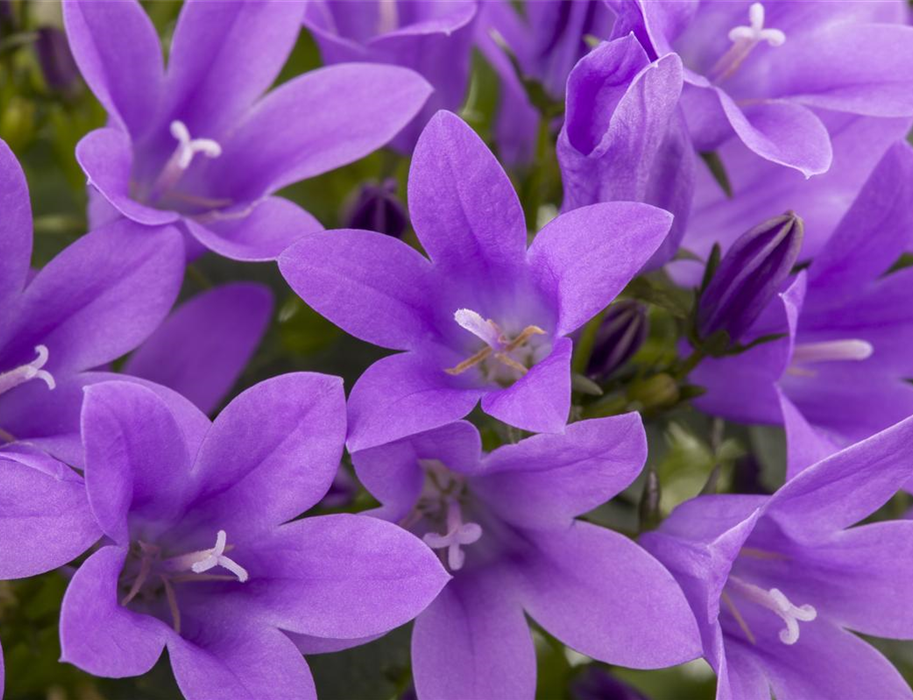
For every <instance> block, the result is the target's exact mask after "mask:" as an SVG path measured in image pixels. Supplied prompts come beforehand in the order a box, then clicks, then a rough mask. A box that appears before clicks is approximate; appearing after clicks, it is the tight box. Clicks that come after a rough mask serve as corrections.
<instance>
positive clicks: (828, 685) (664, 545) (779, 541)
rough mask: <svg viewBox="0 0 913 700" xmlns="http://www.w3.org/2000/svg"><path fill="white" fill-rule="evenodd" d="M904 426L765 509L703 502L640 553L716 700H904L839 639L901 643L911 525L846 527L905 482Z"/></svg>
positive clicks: (827, 465)
mask: <svg viewBox="0 0 913 700" xmlns="http://www.w3.org/2000/svg"><path fill="white" fill-rule="evenodd" d="M911 439H913V420H906V421H904V422H902V423H900V424H898V425H896V426H894V427H892V428H890V429H888V430H886V431H884V432H882V433H879V434H878V435H876V436H874V437H872V438H869V439H868V440H865V441H864V442H860V443H858V444H855V445H853V446H851V447H849V448H847V449H845V450H843V451H842V452H840V453H838V454H836V455H834V456H832V457H830V458H828V459H826V460H824V461H822V462H819V463H817V464H815V465H814V466H812V467H810V468H809V469H808V470H807V471H805V472H803V473H802V474H800V475H799V476H797V477H796V478H794V479H793V480H792V481H790V482H788V483H787V484H786V485H785V486H784V487H782V488H781V489H780V490H779V491H778V492H777V493H775V494H774V495H773V496H770V497H765V496H737V495H719V496H703V497H700V498H697V499H695V500H692V501H688V502H686V503H684V504H683V505H681V506H679V507H678V508H677V509H676V510H675V511H673V513H672V515H671V516H670V517H669V518H668V519H667V520H666V521H665V522H664V523H663V524H662V526H661V527H660V529H659V530H657V531H654V532H651V533H648V534H646V535H644V536H643V537H642V538H641V539H642V543H643V545H644V546H645V547H646V548H647V549H648V550H649V551H650V552H652V553H653V554H654V555H655V556H656V557H657V558H658V559H659V560H660V561H662V562H663V563H664V564H665V565H666V566H668V567H669V569H670V570H671V571H672V573H673V574H674V575H675V577H676V578H677V579H678V581H679V583H680V584H681V585H682V588H683V589H684V591H685V594H686V595H687V596H688V600H689V601H690V603H691V607H692V609H693V610H694V613H695V615H696V617H697V621H698V625H699V626H700V628H701V636H702V638H703V644H704V655H705V656H706V658H707V660H708V661H709V662H710V665H711V666H713V668H714V669H715V670H716V672H717V674H718V676H719V682H718V687H717V698H718V700H768V698H770V697H771V695H775V696H776V697H777V698H783V699H784V700H789V699H790V698H802V700H818V699H821V700H829V699H830V698H878V699H879V700H889V699H891V700H893V699H895V698H898V699H899V698H906V699H909V698H911V697H913V691H911V690H910V687H909V686H908V685H907V683H906V682H905V681H904V679H903V678H902V677H901V675H900V674H899V673H898V672H897V671H896V670H895V669H894V668H893V667H892V666H891V664H890V663H889V662H888V660H887V659H885V658H884V657H883V656H882V655H881V654H880V653H879V652H878V651H876V650H875V649H874V648H872V647H871V646H869V645H868V644H867V643H865V642H864V641H863V640H861V639H859V638H858V637H857V636H856V635H855V634H853V633H852V632H851V631H850V630H852V631H853V632H859V633H862V634H866V635H872V636H877V637H888V638H893V639H910V638H911V637H913V613H911V608H910V606H909V604H908V601H909V600H910V596H911V595H913V589H911V580H913V579H911V576H910V572H909V571H908V566H909V564H908V562H909V561H911V558H913V522H911V521H909V520H902V521H889V522H877V523H874V524H870V525H856V523H858V522H859V521H860V520H863V519H865V518H866V517H868V516H869V515H870V514H872V513H873V512H874V511H875V510H877V509H878V508H879V507H881V506H882V505H883V504H884V503H885V502H886V501H887V500H888V499H890V498H891V497H892V496H893V495H894V493H896V491H897V490H898V489H899V488H900V487H901V486H902V485H903V484H904V483H905V482H906V481H907V480H908V479H909V478H910V477H911V476H913V464H911V462H910V450H909V446H910V440H911Z"/></svg>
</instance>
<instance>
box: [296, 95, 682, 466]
mask: <svg viewBox="0 0 913 700" xmlns="http://www.w3.org/2000/svg"><path fill="white" fill-rule="evenodd" d="M409 211H410V215H411V218H412V224H413V226H414V227H415V230H416V233H417V235H418V238H419V240H420V241H421V243H422V245H423V247H424V249H425V250H426V251H427V253H428V255H429V257H430V258H431V259H430V260H429V259H428V258H425V257H424V256H422V255H421V254H420V253H418V252H417V251H416V250H414V249H413V248H410V247H409V246H408V245H406V244H405V243H403V242H402V241H399V240H397V239H394V238H391V237H389V236H384V235H381V234H377V233H374V232H367V231H354V230H342V231H329V232H324V233H319V234H313V235H309V236H306V237H304V238H302V239H301V240H300V241H298V242H297V243H296V244H295V245H293V246H292V247H291V248H289V250H287V251H286V252H285V253H284V254H283V255H282V257H281V258H280V261H279V266H280V269H281V271H282V274H283V275H284V276H285V279H286V280H287V281H288V282H289V284H290V285H291V286H292V288H293V289H294V290H295V291H296V292H297V293H298V294H299V295H300V296H301V298H302V299H304V301H305V302H307V304H308V305H310V306H311V307H312V308H314V309H315V310H316V311H317V312H318V313H321V314H323V315H324V316H326V317H327V318H328V319H330V320H331V321H333V322H334V323H336V324H337V325H338V326H340V327H341V328H343V329H344V330H346V331H347V332H349V333H351V334H352V335H354V336H356V337H358V338H361V339H362V340H366V341H368V342H372V343H374V344H376V345H381V346H383V347H387V348H390V349H394V350H406V351H407V352H405V353H402V354H397V355H393V356H391V357H387V358H384V359H382V360H380V361H379V362H377V363H375V364H374V365H372V366H371V367H370V368H368V370H367V371H366V372H365V373H364V374H363V375H362V376H361V378H360V379H359V380H358V382H357V383H356V385H355V387H354V388H353V389H352V394H351V397H350V402H349V421H350V429H349V438H348V444H349V449H350V450H351V451H355V450H359V449H364V448H366V447H372V446H375V445H380V444H383V443H384V442H389V441H390V440H395V439H398V438H401V437H406V436H408V435H411V434H413V433H417V432H422V431H424V430H430V429H431V428H435V427H439V426H441V425H444V424H446V423H450V422H452V421H454V420H457V419H459V418H462V417H464V416H465V415H466V414H468V413H469V412H470V411H471V410H472V409H473V407H474V406H475V405H476V403H478V402H479V400H481V402H482V409H483V410H484V411H485V412H487V413H488V414H490V415H492V416H494V417H495V418H497V419H499V420H501V421H503V422H505V423H508V424H510V425H513V426H516V427H518V428H522V429H524V430H530V431H534V432H560V431H562V430H563V429H564V426H565V425H566V423H567V419H568V413H569V410H570V399H571V372H570V359H571V348H572V342H571V339H570V338H568V337H567V336H568V335H569V334H570V333H572V332H573V331H574V330H576V329H577V328H579V327H580V326H582V325H583V324H584V323H586V321H587V320H589V319H590V318H592V317H593V316H595V315H596V314H597V313H599V312H600V311H601V310H602V309H603V308H605V307H606V306H608V304H609V303H610V302H611V301H612V299H613V298H614V297H615V295H617V294H618V293H619V292H620V291H621V290H622V288H623V287H624V286H625V285H626V284H627V283H628V281H629V280H630V279H631V278H632V277H633V276H634V274H636V272H637V270H639V269H640V268H641V267H642V266H643V264H644V263H645V262H646V260H647V259H648V258H649V257H650V256H651V255H652V254H653V252H654V251H655V250H656V248H657V247H658V246H659V245H660V243H661V242H662V241H663V240H664V239H665V237H666V235H667V233H668V231H669V227H670V225H671V222H672V217H671V215H670V214H668V213H667V212H665V211H662V210H660V209H657V208H655V207H652V206H650V205H647V204H640V203H634V202H612V203H608V204H596V205H593V206H589V207H583V208H581V209H575V210H574V211H571V212H568V213H567V214H563V215H561V216H559V217H558V218H556V219H554V220H553V221H552V222H551V223H549V224H548V225H547V226H546V227H545V228H544V229H542V231H541V232H540V233H539V234H538V235H537V236H536V238H535V240H534V241H533V243H532V245H530V246H529V249H528V250H527V234H526V224H525V220H524V216H523V210H522V208H521V206H520V202H519V201H518V199H517V195H516V193H515V192H514V189H513V187H512V186H511V183H510V180H509V179H508V177H507V175H506V174H505V173H504V171H503V170H502V169H501V166H500V165H499V164H498V162H497V161H496V160H495V158H494V156H493V155H492V154H491V152H490V151H489V150H488V149H487V148H486V147H485V144H484V143H483V142H482V140H481V139H480V138H479V137H478V136H477V135H476V134H475V132H474V131H472V129H470V128H469V127H468V126H467V125H466V124H465V123H464V122H463V121H461V120H460V119H459V118H458V117H456V116H455V115H453V114H451V113H449V112H439V113H438V114H437V115H436V116H435V117H434V118H433V119H432V120H431V122H429V124H428V126H427V127H426V129H425V131H424V133H423V134H422V137H421V138H420V139H419V142H418V145H417V146H416V149H415V155H414V157H413V160H412V168H411V171H410V174H409Z"/></svg>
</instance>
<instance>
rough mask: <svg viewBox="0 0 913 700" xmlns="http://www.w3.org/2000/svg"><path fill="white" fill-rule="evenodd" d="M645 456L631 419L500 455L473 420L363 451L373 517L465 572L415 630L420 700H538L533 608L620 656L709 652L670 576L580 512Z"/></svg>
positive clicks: (553, 627) (360, 459)
mask: <svg viewBox="0 0 913 700" xmlns="http://www.w3.org/2000/svg"><path fill="white" fill-rule="evenodd" d="M646 450H647V445H646V437H645V435H644V431H643V427H642V424H641V420H640V416H638V414H636V413H629V414H626V415H623V416H615V417H611V418H601V419H596V420H588V421H581V422H578V423H573V424H572V425H569V426H568V428H567V431H566V432H565V433H564V434H563V435H536V436H533V437H530V438H527V439H525V440H522V441H520V442H519V443H517V444H515V445H508V446H504V447H501V448H499V449H497V450H495V451H494V452H492V453H491V454H487V455H486V454H482V452H481V438H480V436H479V432H478V430H477V429H476V428H475V427H474V426H472V425H471V424H470V423H467V422H464V421H459V422H456V423H452V424H450V425H447V426H443V427H441V428H437V429H435V430H432V431H429V432H426V433H422V434H419V435H414V436H412V437H410V438H405V439H403V440H399V441H395V442H393V443H389V444H387V445H382V446H380V447H375V448H372V449H368V450H364V451H361V452H356V453H355V454H354V455H353V457H352V459H353V463H354V465H355V468H356V471H357V473H358V476H359V479H360V480H361V481H362V483H363V484H364V485H365V486H366V487H367V488H368V490H370V491H371V492H372V493H373V494H374V495H375V496H376V497H377V498H378V500H380V502H381V507H380V508H379V509H378V510H376V511H374V513H375V514H376V515H377V516H378V517H381V518H384V519H386V520H390V521H393V522H398V523H400V524H401V525H402V526H403V527H405V528H407V529H409V530H411V531H412V532H414V533H416V534H417V535H420V536H422V538H423V539H424V541H425V542H426V543H427V544H428V545H429V546H431V547H432V548H434V549H435V550H437V551H438V552H439V553H440V556H441V559H442V560H443V561H444V562H446V565H447V568H448V569H449V570H450V571H451V573H452V574H453V578H452V580H450V581H449V582H448V584H447V585H446V587H445V588H444V589H443V591H442V592H441V593H440V594H439V595H438V597H437V598H436V599H435V601H434V602H433V603H432V604H431V605H430V606H429V607H428V609H427V610H425V611H424V612H422V613H421V614H420V615H419V616H418V618H417V619H416V621H415V628H414V630H413V632H412V668H413V674H414V678H415V686H416V690H417V693H418V697H419V700H429V698H431V699H434V700H467V699H468V698H472V699H481V698H511V700H524V698H526V699H529V700H531V699H532V698H533V697H534V695H535V688H536V658H535V651H534V648H533V640H532V636H531V634H530V630H529V625H528V623H527V621H526V618H525V617H524V612H525V613H526V614H528V615H529V616H530V617H531V618H532V619H534V620H535V621H536V622H537V623H538V624H540V625H541V626H542V627H543V628H545V630H547V631H548V632H549V633H550V634H552V635H554V636H555V637H557V638H558V639H559V640H561V641H562V642H563V643H564V644H567V645H568V646H570V647H571V648H573V649H576V650H577V651H579V652H581V653H583V654H587V655H589V656H592V657H594V658H597V659H600V660H602V661H605V662H608V663H612V664H617V665H621V666H630V667H635V668H657V667H663V666H670V665H673V664H678V663H683V662H685V661H688V660H691V659H693V658H695V657H696V656H697V655H698V654H699V653H700V650H699V647H700V644H699V637H698V632H697V629H696V626H695V622H694V619H693V617H692V615H691V613H690V611H689V610H688V606H687V603H686V601H685V599H684V597H683V595H682V592H681V590H680V589H679V588H678V586H677V585H675V582H674V581H673V579H672V577H671V576H670V575H669V573H668V572H667V571H666V570H665V569H664V568H663V567H662V566H660V565H659V564H658V563H657V562H656V560H654V559H653V558H652V557H651V556H649V555H647V554H646V553H645V552H644V551H643V550H642V549H641V548H640V547H638V546H637V545H636V544H635V543H634V542H632V541H631V540H630V539H628V538H627V537H624V536H623V535H620V534H618V533H615V532H613V531H612V530H609V529H606V528H602V527H599V526H596V525H592V524H590V523H587V522H583V521H580V520H576V518H577V516H579V515H582V514H584V513H586V512H588V511H590V510H592V509H593V508H595V507H597V506H598V505H600V504H602V503H604V502H605V501H607V500H608V499H610V498H612V497H613V496H614V495H615V494H617V493H618V492H620V491H621V490H623V489H624V488H626V487H627V486H628V485H630V483H631V482H632V481H633V480H634V479H635V478H636V477H637V475H638V474H639V473H640V471H641V469H642V467H643V464H644V460H645V459H646Z"/></svg>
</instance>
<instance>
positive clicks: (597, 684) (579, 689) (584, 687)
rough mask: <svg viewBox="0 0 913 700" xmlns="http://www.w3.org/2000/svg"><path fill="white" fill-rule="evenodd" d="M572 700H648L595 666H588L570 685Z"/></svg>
mask: <svg viewBox="0 0 913 700" xmlns="http://www.w3.org/2000/svg"><path fill="white" fill-rule="evenodd" d="M571 696H572V697H573V698H574V700H648V698H647V696H646V695H643V694H642V693H640V692H639V691H637V690H635V689H634V688H632V687H631V686H629V685H628V684H627V683H624V682H622V681H620V680H618V679H617V678H615V677H614V676H613V675H611V674H610V673H608V672H606V671H603V670H602V669H601V668H599V667H597V666H590V667H589V668H588V669H586V670H585V671H584V672H583V673H581V674H580V675H579V676H577V678H576V679H575V680H574V682H573V683H572V684H571Z"/></svg>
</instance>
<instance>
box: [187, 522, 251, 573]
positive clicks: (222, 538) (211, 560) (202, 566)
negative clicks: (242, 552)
mask: <svg viewBox="0 0 913 700" xmlns="http://www.w3.org/2000/svg"><path fill="white" fill-rule="evenodd" d="M227 541H228V535H226V534H225V530H219V532H218V533H217V534H216V546H215V547H213V548H212V549H209V550H206V551H204V552H201V553H200V554H204V555H205V556H204V557H203V558H202V559H198V560H197V561H195V562H194V563H193V564H191V565H190V570H191V571H193V572H194V573H195V574H202V573H203V572H204V571H209V570H210V569H212V568H215V567H216V566H221V567H222V568H223V569H228V571H230V572H231V573H233V574H234V575H235V576H237V577H238V580H239V581H240V582H241V583H244V582H245V581H247V578H248V575H247V571H246V570H245V569H244V568H243V567H242V566H240V565H238V564H237V562H234V561H232V560H231V559H229V558H228V557H226V556H225V544H226V542H227Z"/></svg>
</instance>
